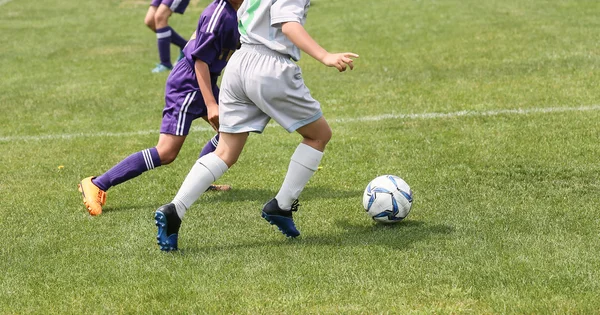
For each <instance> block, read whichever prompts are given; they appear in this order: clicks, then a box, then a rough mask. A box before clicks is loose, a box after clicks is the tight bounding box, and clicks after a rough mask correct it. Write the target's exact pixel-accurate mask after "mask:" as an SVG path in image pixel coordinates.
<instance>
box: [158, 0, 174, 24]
mask: <svg viewBox="0 0 600 315" xmlns="http://www.w3.org/2000/svg"><path fill="white" fill-rule="evenodd" d="M171 14H173V11H171V8H169V6H167V5H165V4H164V3H162V4H161V5H160V6H159V7H158V9H156V13H155V14H154V23H155V24H156V28H157V29H160V28H163V27H166V26H167V25H169V24H168V21H169V17H170V16H171Z"/></svg>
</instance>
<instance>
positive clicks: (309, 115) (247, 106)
mask: <svg viewBox="0 0 600 315" xmlns="http://www.w3.org/2000/svg"><path fill="white" fill-rule="evenodd" d="M321 116H323V113H322V112H321V104H319V102H318V101H316V100H315V99H314V98H312V96H311V95H310V91H309V90H308V88H307V87H306V85H304V80H303V79H302V72H301V70H300V67H299V66H298V65H296V63H294V62H293V61H292V60H290V58H289V56H285V55H282V54H280V53H277V52H275V51H273V50H271V49H269V48H267V47H265V46H262V45H242V48H241V49H240V50H238V51H236V52H235V53H234V54H233V56H232V57H231V59H230V60H229V62H228V63H227V67H225V72H224V73H223V79H222V80H221V93H220V94H219V124H220V127H219V131H221V132H227V133H242V132H258V133H261V132H263V130H264V129H265V127H266V125H267V123H268V122H269V120H270V119H271V118H273V119H274V120H275V121H276V122H277V123H278V124H280V125H281V126H282V127H283V128H285V130H287V131H288V132H293V131H295V130H296V129H298V128H300V127H302V126H305V125H307V124H309V123H311V122H314V121H315V120H317V119H319V118H320V117H321Z"/></svg>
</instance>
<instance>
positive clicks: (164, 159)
mask: <svg viewBox="0 0 600 315" xmlns="http://www.w3.org/2000/svg"><path fill="white" fill-rule="evenodd" d="M176 158H177V154H173V153H169V154H160V164H161V165H167V164H171V163H173V161H175V159H176Z"/></svg>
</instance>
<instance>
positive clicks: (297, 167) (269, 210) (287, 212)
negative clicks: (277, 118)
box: [262, 117, 331, 237]
mask: <svg viewBox="0 0 600 315" xmlns="http://www.w3.org/2000/svg"><path fill="white" fill-rule="evenodd" d="M297 131H298V133H300V134H301V135H302V136H303V137H304V139H303V140H302V143H300V144H299V145H298V147H296V150H295V151H294V154H292V157H291V159H290V164H289V166H288V171H287V173H286V175H285V179H284V180H283V184H282V185H281V188H280V189H279V192H278V193H277V195H276V196H275V198H274V199H271V200H270V201H269V202H267V203H266V204H265V206H264V207H263V211H262V217H263V218H265V220H267V221H269V223H271V224H275V225H276V226H277V227H278V228H279V230H280V231H281V232H282V233H283V234H285V235H286V236H289V237H296V236H298V235H300V232H299V231H298V230H297V229H296V225H295V224H294V221H293V217H292V212H293V211H297V210H298V206H299V204H298V197H299V196H300V193H302V190H304V187H305V186H306V184H307V183H308V181H309V180H310V178H311V177H312V176H313V174H314V173H315V172H316V171H317V169H318V167H319V163H320V162H321V158H322V157H323V150H325V146H326V145H327V142H329V140H330V139H331V128H329V125H328V124H327V121H325V119H324V118H323V117H321V118H319V119H318V120H316V121H314V122H312V123H310V124H308V125H305V126H303V127H300V128H299V129H298V130H297Z"/></svg>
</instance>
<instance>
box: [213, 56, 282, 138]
mask: <svg viewBox="0 0 600 315" xmlns="http://www.w3.org/2000/svg"><path fill="white" fill-rule="evenodd" d="M246 57H247V56H246V54H245V53H244V52H241V53H237V52H236V53H235V54H233V57H231V60H230V61H229V63H228V65H227V67H225V71H224V73H223V79H222V80H221V91H220V93H219V125H220V126H219V131H220V132H227V133H243V132H258V133H261V132H262V131H263V130H264V128H265V126H266V125H267V123H268V122H269V120H270V118H269V116H268V115H267V114H265V113H264V112H262V111H261V110H260V108H258V107H257V106H256V105H255V104H254V103H253V102H252V101H251V100H250V99H249V98H248V95H247V92H246V87H245V86H244V85H245V81H247V80H248V79H247V78H246V79H245V78H244V77H243V75H242V73H241V72H239V69H241V68H242V67H243V65H245V64H246V63H247V62H249V60H247V59H246Z"/></svg>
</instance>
